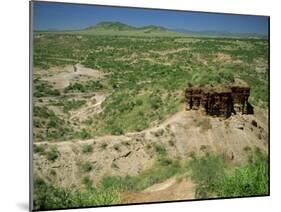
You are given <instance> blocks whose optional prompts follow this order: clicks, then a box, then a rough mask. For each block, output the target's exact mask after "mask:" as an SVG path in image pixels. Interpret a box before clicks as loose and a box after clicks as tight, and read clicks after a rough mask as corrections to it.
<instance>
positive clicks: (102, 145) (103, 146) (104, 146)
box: [100, 143, 108, 150]
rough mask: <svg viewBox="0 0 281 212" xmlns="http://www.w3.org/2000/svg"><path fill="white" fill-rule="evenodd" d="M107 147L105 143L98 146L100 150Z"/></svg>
mask: <svg viewBox="0 0 281 212" xmlns="http://www.w3.org/2000/svg"><path fill="white" fill-rule="evenodd" d="M107 146H108V145H107V143H102V144H101V145H100V148H101V149H103V150H105V149H106V147H107Z"/></svg>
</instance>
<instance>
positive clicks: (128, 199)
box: [122, 176, 195, 203]
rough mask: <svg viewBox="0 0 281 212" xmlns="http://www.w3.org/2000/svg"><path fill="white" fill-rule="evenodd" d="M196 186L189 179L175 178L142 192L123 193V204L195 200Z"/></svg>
mask: <svg viewBox="0 0 281 212" xmlns="http://www.w3.org/2000/svg"><path fill="white" fill-rule="evenodd" d="M194 188H195V187H194V184H193V183H192V182H191V180H190V179H187V177H184V176H181V177H173V178H170V179H168V180H166V181H164V182H162V183H158V184H154V185H152V186H151V187H148V188H147V189H145V190H144V191H142V192H126V193H123V197H122V203H137V202H161V201H173V200H189V199H194Z"/></svg>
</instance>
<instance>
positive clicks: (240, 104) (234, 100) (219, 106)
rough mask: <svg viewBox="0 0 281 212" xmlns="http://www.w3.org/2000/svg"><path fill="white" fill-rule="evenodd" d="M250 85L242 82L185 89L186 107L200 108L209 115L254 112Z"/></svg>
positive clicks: (190, 108) (189, 108) (227, 115)
mask: <svg viewBox="0 0 281 212" xmlns="http://www.w3.org/2000/svg"><path fill="white" fill-rule="evenodd" d="M249 96H250V87H249V86H248V85H247V84H245V83H241V81H239V83H237V82H236V83H234V85H232V86H205V87H201V86H192V85H190V86H189V87H188V88H187V89H186V91H185V97H186V103H187V105H186V109H187V110H200V111H202V112H204V113H206V114H208V115H215V116H225V117H229V116H230V115H231V114H232V113H233V114H236V113H242V114H252V113H253V107H252V106H251V105H250V104H249V102H248V98H249Z"/></svg>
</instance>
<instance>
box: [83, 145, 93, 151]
mask: <svg viewBox="0 0 281 212" xmlns="http://www.w3.org/2000/svg"><path fill="white" fill-rule="evenodd" d="M82 152H83V153H91V152H93V146H92V145H91V144H85V145H83V147H82Z"/></svg>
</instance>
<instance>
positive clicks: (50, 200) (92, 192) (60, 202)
mask: <svg viewBox="0 0 281 212" xmlns="http://www.w3.org/2000/svg"><path fill="white" fill-rule="evenodd" d="M86 181H87V183H89V182H88V180H86ZM88 188H89V187H88ZM119 201H120V194H119V193H118V192H116V191H114V190H103V189H96V188H92V187H90V188H89V189H87V190H86V191H78V190H73V189H72V190H70V189H63V188H59V187H56V186H54V185H52V184H51V183H49V182H46V181H44V180H43V179H42V178H40V177H38V176H35V178H34V202H33V204H34V209H35V210H47V209H48V210H50V209H56V208H73V207H74V208H76V207H90V206H97V205H110V204H116V203H118V202H119Z"/></svg>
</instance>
